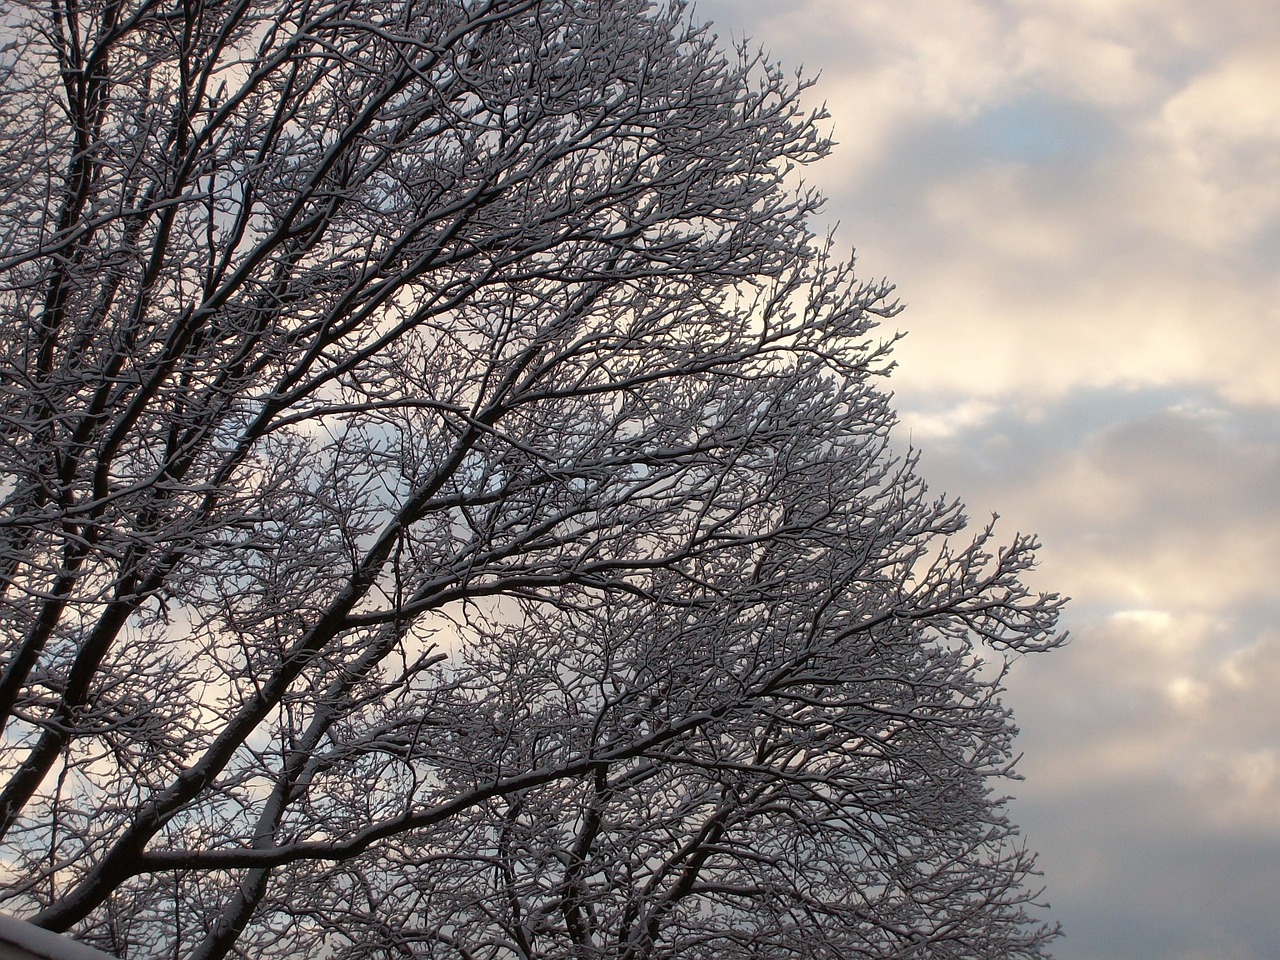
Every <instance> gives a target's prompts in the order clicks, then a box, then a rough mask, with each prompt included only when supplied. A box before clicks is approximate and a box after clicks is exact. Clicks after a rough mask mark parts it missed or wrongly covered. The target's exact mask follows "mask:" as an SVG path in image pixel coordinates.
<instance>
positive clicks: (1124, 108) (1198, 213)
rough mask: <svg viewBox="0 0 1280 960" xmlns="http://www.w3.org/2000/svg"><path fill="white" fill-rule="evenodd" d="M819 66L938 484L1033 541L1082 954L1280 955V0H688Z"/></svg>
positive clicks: (1031, 791)
mask: <svg viewBox="0 0 1280 960" xmlns="http://www.w3.org/2000/svg"><path fill="white" fill-rule="evenodd" d="M696 13H697V15H698V16H700V17H702V18H710V19H712V20H714V21H715V22H716V24H717V30H718V32H719V33H720V34H721V36H722V38H724V39H726V40H727V39H729V38H730V37H733V38H735V39H740V38H741V37H742V36H744V35H746V36H749V37H751V38H752V39H753V40H754V41H755V42H756V43H758V44H760V45H763V46H765V47H766V48H767V49H768V50H770V51H771V52H772V54H773V55H774V56H775V57H776V58H777V59H779V60H781V61H783V62H785V63H787V64H790V65H799V64H803V65H804V66H805V67H806V68H807V69H808V71H809V72H810V73H820V74H821V78H820V81H819V83H818V85H817V87H816V89H815V102H817V101H821V100H824V99H825V100H826V102H827V104H828V106H829V109H830V111H831V113H832V115H833V123H834V130H835V136H836V138H837V139H838V140H839V141H840V146H839V148H838V149H837V152H836V155H835V156H834V157H833V158H831V159H830V160H828V161H825V162H824V163H823V164H821V165H819V166H818V167H816V168H814V169H813V170H812V171H811V172H810V174H809V176H810V179H811V180H813V181H814V182H816V183H817V184H819V185H820V186H821V187H822V189H823V190H824V192H825V193H826V194H827V195H828V196H829V197H830V198H831V200H830V205H829V208H828V211H827V212H828V216H829V220H830V221H831V222H832V223H834V222H836V221H839V223H840V228H839V233H838V237H839V240H840V242H841V243H842V244H845V245H850V246H856V248H857V253H858V262H859V264H860V266H861V268H862V271H863V273H864V274H865V275H867V276H877V277H878V276H887V277H888V278H889V279H891V280H892V281H894V282H895V283H897V285H898V288H899V292H900V294H901V295H902V298H903V300H904V301H905V302H906V303H907V305H908V307H907V310H906V312H905V313H904V314H902V315H901V316H900V317H899V318H898V319H897V321H896V322H897V323H898V324H900V326H901V328H902V329H905V330H907V331H908V333H909V336H908V337H907V339H906V341H905V342H904V343H903V344H902V345H901V348H900V350H899V352H898V359H899V363H900V367H899V369H898V370H897V371H896V372H895V374H894V378H893V381H892V386H893V389H894V390H895V392H896V396H897V406H898V409H899V412H900V414H901V416H902V421H903V430H904V431H906V432H908V434H909V436H910V438H911V439H912V440H913V442H914V443H916V444H917V445H918V446H919V447H921V448H922V449H923V451H924V455H923V464H924V470H925V472H926V475H927V476H928V477H929V478H930V479H931V481H933V484H934V486H935V487H937V488H940V489H945V490H947V491H948V492H950V493H955V494H958V495H960V496H962V497H963V498H964V499H965V500H966V501H967V502H968V503H969V504H970V506H971V507H972V508H973V513H974V514H975V515H976V516H979V517H981V516H982V515H983V514H984V513H987V512H990V511H993V510H998V511H999V512H1000V514H1001V516H1002V518H1003V520H1002V522H1003V523H1004V524H1005V525H1006V526H1005V529H1006V530H1007V531H1009V532H1012V531H1013V530H1014V529H1023V530H1033V531H1036V532H1038V533H1039V534H1040V535H1041V537H1042V539H1043V541H1044V549H1043V551H1042V554H1041V557H1042V564H1041V567H1040V569H1039V571H1038V572H1037V574H1036V576H1035V580H1036V584H1037V586H1039V587H1041V588H1042V589H1049V590H1056V591H1061V592H1063V593H1066V594H1069V595H1071V596H1072V597H1073V598H1074V599H1073V602H1072V604H1071V607H1070V610H1069V612H1068V615H1067V618H1066V621H1067V622H1066V626H1067V627H1068V628H1069V629H1070V630H1071V632H1072V634H1073V636H1074V640H1073V642H1072V643H1071V645H1070V646H1069V647H1067V648H1066V649H1064V650H1061V651H1059V652H1057V653H1055V654H1053V655H1051V656H1047V657H1041V658H1031V659H1027V660H1024V661H1022V662H1020V663H1019V664H1018V665H1017V668H1016V669H1015V672H1014V675H1013V677H1012V680H1011V683H1010V687H1011V689H1010V692H1009V695H1008V699H1009V700H1010V701H1011V702H1012V703H1013V705H1014V706H1015V709H1016V710H1017V714H1018V719H1019V721H1020V724H1021V726H1022V729H1023V736H1022V740H1021V747H1022V749H1023V750H1024V751H1025V753H1026V756H1025V758H1024V760H1023V761H1022V764H1021V767H1020V769H1021V771H1022V772H1023V773H1024V774H1025V776H1026V780H1025V782H1023V783H1019V784H1015V785H1014V789H1013V792H1014V793H1015V795H1016V796H1017V802H1016V805H1015V807H1014V811H1015V816H1016V818H1017V819H1018V820H1019V821H1020V822H1021V823H1022V824H1023V826H1024V828H1025V832H1026V834H1027V836H1028V838H1029V841H1030V843H1031V845H1032V846H1033V847H1035V848H1037V849H1039V850H1040V851H1041V866H1042V867H1043V869H1044V871H1045V874H1046V876H1045V882H1046V883H1047V885H1048V898H1049V900H1050V902H1051V903H1052V905H1053V913H1054V915H1056V917H1057V918H1058V919H1060V920H1061V921H1062V922H1063V924H1064V926H1065V928H1066V931H1067V937H1066V939H1064V940H1063V941H1061V942H1060V943H1059V945H1058V947H1057V949H1056V950H1055V953H1056V955H1057V956H1058V957H1059V958H1060V960H1276V958H1277V957H1280V588H1278V587H1277V577H1278V571H1280V4H1277V3H1276V2H1274V0H1216V2H1214V3H1209V2H1206V0H700V2H699V3H698V6H697V11H696Z"/></svg>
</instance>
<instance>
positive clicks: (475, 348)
mask: <svg viewBox="0 0 1280 960" xmlns="http://www.w3.org/2000/svg"><path fill="white" fill-rule="evenodd" d="M0 23H2V24H3V27H2V28H3V31H4V33H5V35H6V36H7V37H10V38H11V39H10V40H9V42H7V43H6V44H5V45H4V46H3V52H2V53H0V141H2V142H0V149H2V152H0V204H2V207H0V209H2V217H3V220H2V222H0V269H2V278H0V323H2V324H3V336H2V337H0V636H2V637H3V647H2V648H0V650H2V660H0V668H2V673H0V724H2V725H3V741H2V742H0V771H3V776H2V777H0V836H2V838H3V839H2V841H0V843H2V846H0V855H2V856H3V861H2V862H0V871H2V873H0V877H2V881H0V882H2V883H3V890H4V892H3V894H2V895H0V896H2V897H3V899H2V900H0V906H3V907H4V908H5V909H7V910H9V911H10V912H13V913H17V914H19V915H22V916H26V917H29V918H31V919H33V920H34V921H35V922H36V923H38V924H40V925H41V926H44V927H48V928H50V929H53V930H60V931H71V932H72V933H73V934H74V935H76V936H78V937H81V938H83V939H85V940H87V941H89V942H92V943H93V944H95V945H96V946H98V947H100V948H103V949H106V950H108V951H110V952H112V953H115V954H118V955H120V956H126V955H127V956H129V957H133V958H139V957H192V958H213V957H222V956H227V955H229V954H233V955H237V956H247V957H270V956H280V957H296V956H332V957H344V956H349V957H359V958H364V957H381V956H386V957H458V958H476V960H478V958H506V957H512V958H514V957H528V958H533V957H538V958H558V957H564V958H570V957H574V958H587V957H599V958H605V957H609V958H617V960H623V958H627V960H632V958H635V960H640V958H658V957H672V958H676V957H679V958H702V957H707V958H710V957H730V958H732V957H764V958H797V960H799V958H820V957H830V958H846V957H885V958H888V957H908V956H911V957H915V956H919V957H926V956H927V957H943V958H946V957H957V958H959V957H965V958H970V957H973V958H976V957H1035V956H1039V955H1040V953H1041V948H1042V946H1043V944H1044V942H1045V941H1046V940H1047V939H1048V938H1049V937H1050V936H1051V935H1052V931H1051V930H1049V929H1048V928H1046V927H1044V926H1042V925H1040V924H1039V922H1038V921H1036V920H1035V919H1034V917H1033V914H1034V912H1035V911H1034V909H1033V908H1032V906H1031V904H1032V902H1033V900H1034V896H1035V891H1034V889H1033V888H1028V886H1027V883H1028V877H1029V876H1030V875H1031V874H1032V867H1033V861H1032V857H1031V855H1030V854H1028V853H1027V852H1026V850H1025V849H1024V848H1023V847H1022V846H1021V844H1020V842H1019V840H1018V838H1017V831H1016V830H1015V828H1014V827H1013V826H1012V825H1011V824H1010V823H1009V822H1008V821H1007V820H1006V818H1005V815H1004V811H1003V801H1002V799H1001V798H1000V796H999V794H998V792H993V790H994V789H995V788H997V787H998V785H999V781H1000V779H1001V778H1003V777H1006V776H1008V775H1009V774H1010V773H1011V767H1010V764H1011V761H1010V757H1011V752H1010V740H1011V737H1012V736H1013V733H1014V728H1013V725H1012V723H1011V720H1010V717H1009V715H1008V713H1007V711H1006V710H1005V709H1004V708H1003V707H1002V706H1001V704H1000V701H999V693H1000V682H1001V675H1002V674H1001V671H1000V669H999V665H998V662H999V661H1000V660H1001V658H1003V657H1006V656H1008V655H1009V653H1013V654H1017V653H1021V652H1025V651H1033V650H1041V649H1045V648H1048V647H1050V646H1052V645H1053V644H1054V643H1055V642H1056V639H1055V637H1054V635H1053V634H1052V629H1053V624H1054V620H1055V616H1056V612H1057V607H1058V601H1057V599H1056V598H1055V597H1053V596H1043V595H1037V594H1034V593H1031V592H1029V591H1028V589H1027V588H1026V586H1025V585H1024V583H1023V582H1022V575H1023V574H1024V573H1025V571H1026V570H1027V568H1028V567H1029V565H1030V563H1031V551H1032V550H1033V548H1034V546H1035V544H1034V542H1033V541H1032V539H1031V538H1028V537H1024V536H1016V537H1014V538H1013V539H1012V540H1011V541H1009V542H1008V543H1006V544H1005V545H1003V546H997V541H996V540H995V538H994V534H993V533H992V531H991V530H990V529H986V530H983V531H981V532H979V533H977V534H976V536H975V535H973V534H966V533H963V532H962V531H963V528H964V525H965V521H964V517H963V515H962V512H961V508H960V506H959V505H958V504H956V503H954V502H950V501H947V500H942V499H934V498H932V497H931V496H929V495H927V494H926V490H925V486H924V484H923V482H922V481H921V480H920V479H919V478H918V476H917V474H916V470H915V461H914V458H913V456H912V455H911V454H909V453H907V454H903V453H900V452H895V451H894V448H892V447H891V446H890V444H889V437H888V434H889V429H890V426H891V423H892V413H891V411H890V409H889V407H888V405H887V398H886V395H885V394H884V393H883V392H881V390H880V388H879V386H878V382H879V379H880V378H881V376H882V375H883V374H884V373H885V372H886V371H887V367H888V361H887V353H888V344H887V343H885V342H882V341H880V340H877V339H876V338H875V335H874V333H873V328H874V326H875V324H876V323H877V321H878V320H879V319H881V318H884V317H888V316H891V315H892V314H893V313H894V312H895V310H896V308H895V306H894V304H893V303H892V302H891V300H890V297H891V293H890V290H889V288H888V287H886V286H884V285H883V284H879V283H866V282H863V281H861V280H859V279H858V278H856V277H855V276H854V273H853V270H852V266H851V265H850V264H849V263H845V262H840V261H839V260H837V259H835V258H833V257H832V255H831V253H830V250H829V245H827V244H824V243H822V242H819V241H817V240H816V239H815V238H814V236H813V235H812V233H811V232H810V230H809V228H808V226H807V223H808V218H809V217H810V215H811V214H812V213H813V211H814V210H815V208H816V207H817V205H818V203H819V198H818V197H817V196H816V195H815V194H814V193H812V192H810V191H809V190H807V189H805V188H803V187H797V186H796V180H795V178H794V171H795V169H796V168H797V167H798V166H799V165H802V164H805V163H808V162H810V161H812V160H814V159H816V158H818V157H820V156H822V155H823V154H824V153H825V152H826V151H827V150H828V148H829V143H828V141H827V140H826V139H825V138H824V136H823V134H822V133H821V131H820V129H819V126H818V123H819V121H820V119H821V118H820V117H815V116H812V115H810V114H808V113H806V112H805V111H804V110H803V109H802V107H801V106H800V105H799V102H798V97H799V96H800V94H801V93H802V92H803V87H804V84H803V82H801V81H799V80H796V79H793V78H790V77H789V76H788V75H787V74H785V73H784V72H782V71H781V70H780V69H779V68H778V67H776V66H775V65H773V64H772V63H770V62H769V61H767V60H766V59H764V58H763V57H762V56H760V55H756V54H753V53H752V52H751V50H750V49H749V48H746V47H744V48H740V49H738V50H736V51H731V52H727V51H724V50H722V49H721V48H720V47H719V46H718V45H717V44H716V42H715V38H714V37H713V36H712V35H710V34H709V33H708V31H707V30H706V29H705V28H702V27H699V26H697V25H696V24H694V23H693V22H691V21H690V20H689V18H688V13H687V11H686V10H685V9H683V7H681V6H679V5H675V6H655V5H654V4H652V3H650V2H647V0H25V2H23V3H18V4H12V5H10V6H8V7H7V8H5V9H4V11H3V13H0ZM984 648H985V649H987V650H988V651H990V652H991V653H990V656H991V657H992V659H994V660H996V661H997V663H996V664H995V665H984V664H983V662H982V657H983V653H982V650H983V649H984Z"/></svg>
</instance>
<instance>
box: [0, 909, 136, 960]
mask: <svg viewBox="0 0 1280 960" xmlns="http://www.w3.org/2000/svg"><path fill="white" fill-rule="evenodd" d="M0 960H114V958H113V957H112V956H111V954H109V953H103V952H102V951H101V950H95V949H94V948H93V947H90V946H88V945H86V944H83V943H79V942H78V941H75V940H72V939H71V938H70V937H64V936H62V935H60V934H57V933H53V932H52V931H49V930H44V929H41V928H40V927H37V926H36V925H35V924H33V923H27V922H26V921H25V920H19V919H18V918H17V917H10V916H8V915H6V914H3V913H0Z"/></svg>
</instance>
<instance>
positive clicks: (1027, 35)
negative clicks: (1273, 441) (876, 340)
mask: <svg viewBox="0 0 1280 960" xmlns="http://www.w3.org/2000/svg"><path fill="white" fill-rule="evenodd" d="M700 9H704V12H705V13H710V14H712V15H719V16H721V17H722V18H724V17H728V18H729V19H730V20H734V21H736V22H739V23H741V24H743V25H744V27H749V28H750V30H751V32H752V33H753V34H754V36H756V37H757V38H758V39H759V40H760V41H761V42H763V43H765V44H766V45H768V46H769V47H770V48H771V49H772V50H774V52H775V53H776V54H777V55H779V56H781V57H783V58H784V59H786V60H788V61H789V62H793V63H794V62H799V61H801V60H803V61H805V62H807V63H808V64H809V65H810V67H811V68H812V69H815V70H821V71H822V80H821V82H820V83H819V85H818V88H817V89H816V91H815V94H816V96H817V97H818V98H825V99H827V100H828V101H829V104H830V108H831V111H832V113H833V116H834V120H833V124H834V127H835V131H836V136H837V138H838V139H839V140H840V141H841V143H840V146H839V147H838V149H837V151H836V153H835V155H834V157H833V158H832V159H831V160H829V161H826V162H824V163H823V164H822V165H821V166H820V167H819V168H817V169H816V170H814V171H813V172H812V174H811V176H812V178H813V179H815V180H816V182H818V183H819V184H820V185H821V186H823V187H824V189H826V191H827V192H828V193H830V194H831V195H832V198H833V202H832V204H831V207H830V210H829V212H830V215H831V217H832V218H833V219H839V220H841V221H842V222H843V224H844V234H843V235H845V236H848V237H849V238H851V239H852V240H854V241H856V242H857V243H858V245H859V248H860V253H861V256H862V264H863V266H864V267H865V269H866V272H867V273H868V274H869V275H872V276H888V277H890V278H891V279H893V280H894V281H895V282H896V283H898V285H899V290H900V292H901V293H902V295H903V298H904V300H905V301H906V302H907V303H908V305H909V311H908V313H907V314H906V315H905V316H904V318H903V320H902V322H903V324H904V325H905V326H906V327H907V328H908V329H910V330H911V331H912V334H913V335H912V336H911V337H909V338H908V340H907V341H906V342H905V343H904V344H903V345H902V347H901V350H900V359H901V361H902V363H901V367H900V370H899V373H898V375H897V378H896V383H895V387H896V389H897V390H898V391H899V393H900V395H901V396H902V397H903V399H904V400H907V401H908V402H910V401H911V400H912V398H913V397H921V396H923V394H924V393H925V392H927V391H938V390H950V391H953V392H956V393H962V394H965V395H969V396H975V395H977V396H985V397H996V396H1000V395H1006V396H1012V395H1025V394H1027V393H1028V392H1035V393H1037V394H1043V393H1045V392H1049V393H1054V394H1062V393H1065V392H1067V391H1070V390H1072V389H1077V388H1079V387H1087V388H1093V389H1096V388H1100V387H1112V386H1122V387H1127V388H1134V389H1143V388H1149V387H1157V386H1162V385H1170V384H1187V385H1190V386H1192V387H1194V388H1196V389H1200V388H1205V387H1207V388H1209V389H1212V390H1214V391H1215V392H1217V393H1218V395H1219V396H1221V397H1222V398H1224V399H1226V400H1229V401H1231V402H1238V403H1253V404H1258V403H1261V404H1269V405H1280V378H1277V377H1276V376H1275V375H1274V370H1275V369H1277V367H1280V278H1278V277H1277V276H1276V274H1275V271H1274V264H1275V263H1276V262H1277V260H1280V140H1278V138H1280V66H1277V61H1276V59H1275V57H1274V56H1273V51H1274V50H1275V48H1276V46H1277V44H1280V12H1277V11H1278V10H1280V8H1276V7H1274V5H1264V4H1258V3H1254V2H1249V0H1234V2H1231V0H1228V2H1224V3H1223V4H1214V5H1205V4H1202V3H1198V2H1194V0H1124V2H1110V0H1108V2H1105V3H1104V2H1101V0H1070V2H1068V0H1037V2H1034V3H1032V2H1025V0H1007V2H997V0H990V2H978V0H963V2H957V3H953V4H942V5H939V4H937V3H934V2H931V0H908V2H901V0H898V2H893V3H890V2H889V0H859V2H856V3H855V2H850V0H809V2H803V3H801V2H791V3H777V4H770V5H768V7H767V8H765V9H764V10H762V11H761V12H760V13H759V14H755V13H754V11H755V7H754V6H753V7H750V8H748V7H747V6H746V5H743V4H741V3H733V2H725V0H721V2H720V3H715V4H711V5H709V6H707V7H705V8H700ZM752 16H755V18H756V19H754V20H751V19H750V18H751V17H752Z"/></svg>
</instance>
